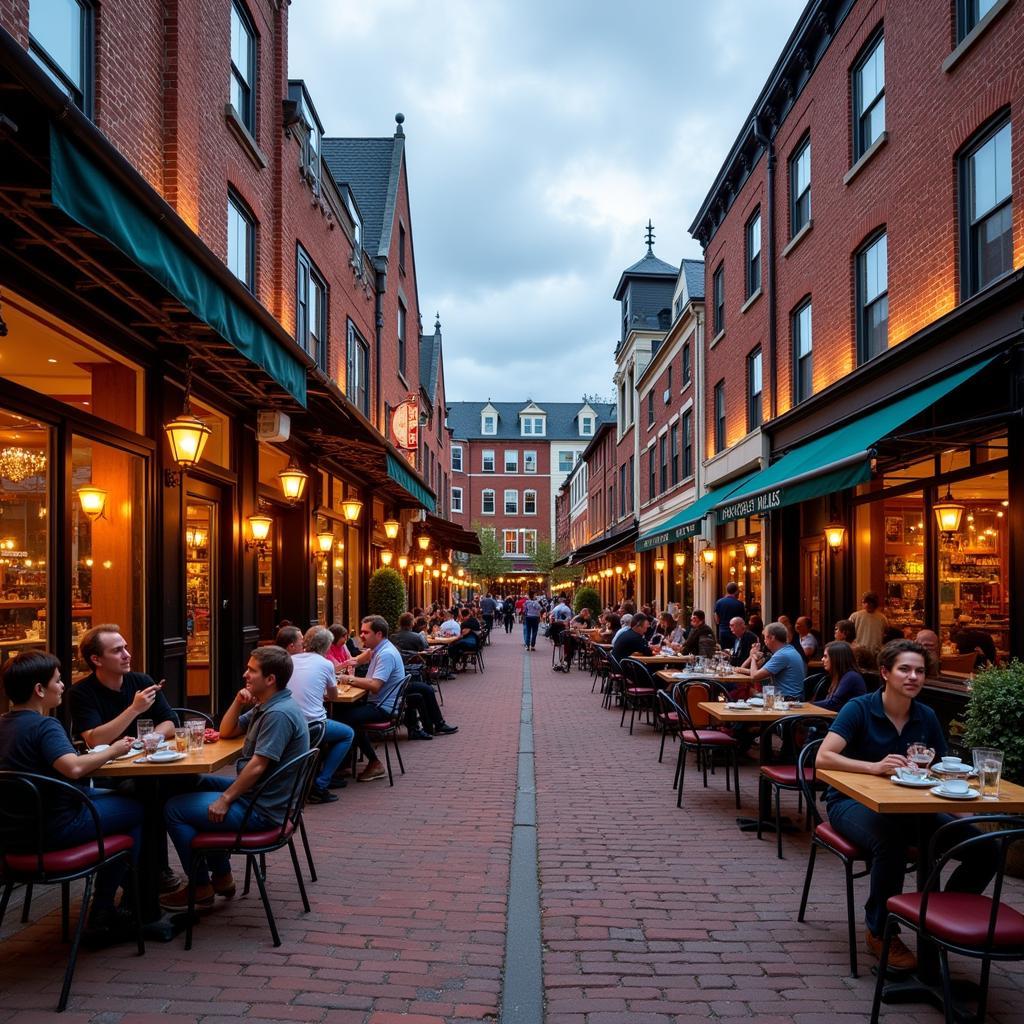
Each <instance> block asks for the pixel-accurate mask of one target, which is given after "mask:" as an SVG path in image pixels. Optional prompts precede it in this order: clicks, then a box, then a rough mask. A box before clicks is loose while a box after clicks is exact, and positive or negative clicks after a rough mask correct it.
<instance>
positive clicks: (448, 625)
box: [437, 612, 462, 637]
mask: <svg viewBox="0 0 1024 1024" xmlns="http://www.w3.org/2000/svg"><path fill="white" fill-rule="evenodd" d="M437 631H438V632H439V633H440V634H441V636H455V637H458V636H462V626H460V625H459V623H458V620H457V619H455V617H454V616H453V615H452V614H451V612H449V613H448V618H447V619H445V620H444V622H442V623H441V625H440V626H438V627H437Z"/></svg>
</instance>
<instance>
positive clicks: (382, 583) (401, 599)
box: [366, 569, 406, 630]
mask: <svg viewBox="0 0 1024 1024" xmlns="http://www.w3.org/2000/svg"><path fill="white" fill-rule="evenodd" d="M366 605H367V607H368V608H369V610H370V611H369V614H370V615H380V616H383V617H384V618H385V619H387V620H388V625H389V626H390V627H391V628H392V630H395V629H397V628H398V617H399V616H400V615H401V614H402V612H404V611H405V605H406V598H405V583H404V582H403V580H402V576H401V574H400V573H399V572H397V571H396V570H394V569H378V570H377V571H376V572H375V573H374V574H373V575H372V576H371V577H370V583H369V587H368V590H367V595H366Z"/></svg>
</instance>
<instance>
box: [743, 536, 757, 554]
mask: <svg viewBox="0 0 1024 1024" xmlns="http://www.w3.org/2000/svg"><path fill="white" fill-rule="evenodd" d="M758 548H759V546H758V543H757V541H756V540H748V541H744V543H743V553H744V554H745V555H746V556H747V558H750V559H754V558H757V552H758Z"/></svg>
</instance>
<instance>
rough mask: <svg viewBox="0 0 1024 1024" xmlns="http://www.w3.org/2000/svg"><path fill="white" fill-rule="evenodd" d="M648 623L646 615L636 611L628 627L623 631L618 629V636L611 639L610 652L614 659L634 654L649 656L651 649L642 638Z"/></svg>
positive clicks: (619, 659) (618, 659)
mask: <svg viewBox="0 0 1024 1024" xmlns="http://www.w3.org/2000/svg"><path fill="white" fill-rule="evenodd" d="M623 618H625V616H623ZM649 625H650V620H649V619H648V618H647V616H646V615H644V613H643V612H637V613H636V615H634V616H633V617H632V619H631V620H630V623H629V628H628V629H626V630H625V632H623V630H621V629H620V630H619V633H618V638H617V639H616V640H613V641H612V654H613V655H614V656H615V660H616V661H622V659H623V658H629V657H631V656H632V655H634V654H643V655H647V656H650V653H651V649H650V647H649V646H648V645H647V641H646V640H645V639H644V633H646V632H647V627H648V626H649Z"/></svg>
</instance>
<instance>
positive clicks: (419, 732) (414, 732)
mask: <svg viewBox="0 0 1024 1024" xmlns="http://www.w3.org/2000/svg"><path fill="white" fill-rule="evenodd" d="M433 738H434V737H433V736H431V735H430V733H429V732H427V730H426V729H410V730H409V739H411V740H432V739H433Z"/></svg>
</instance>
